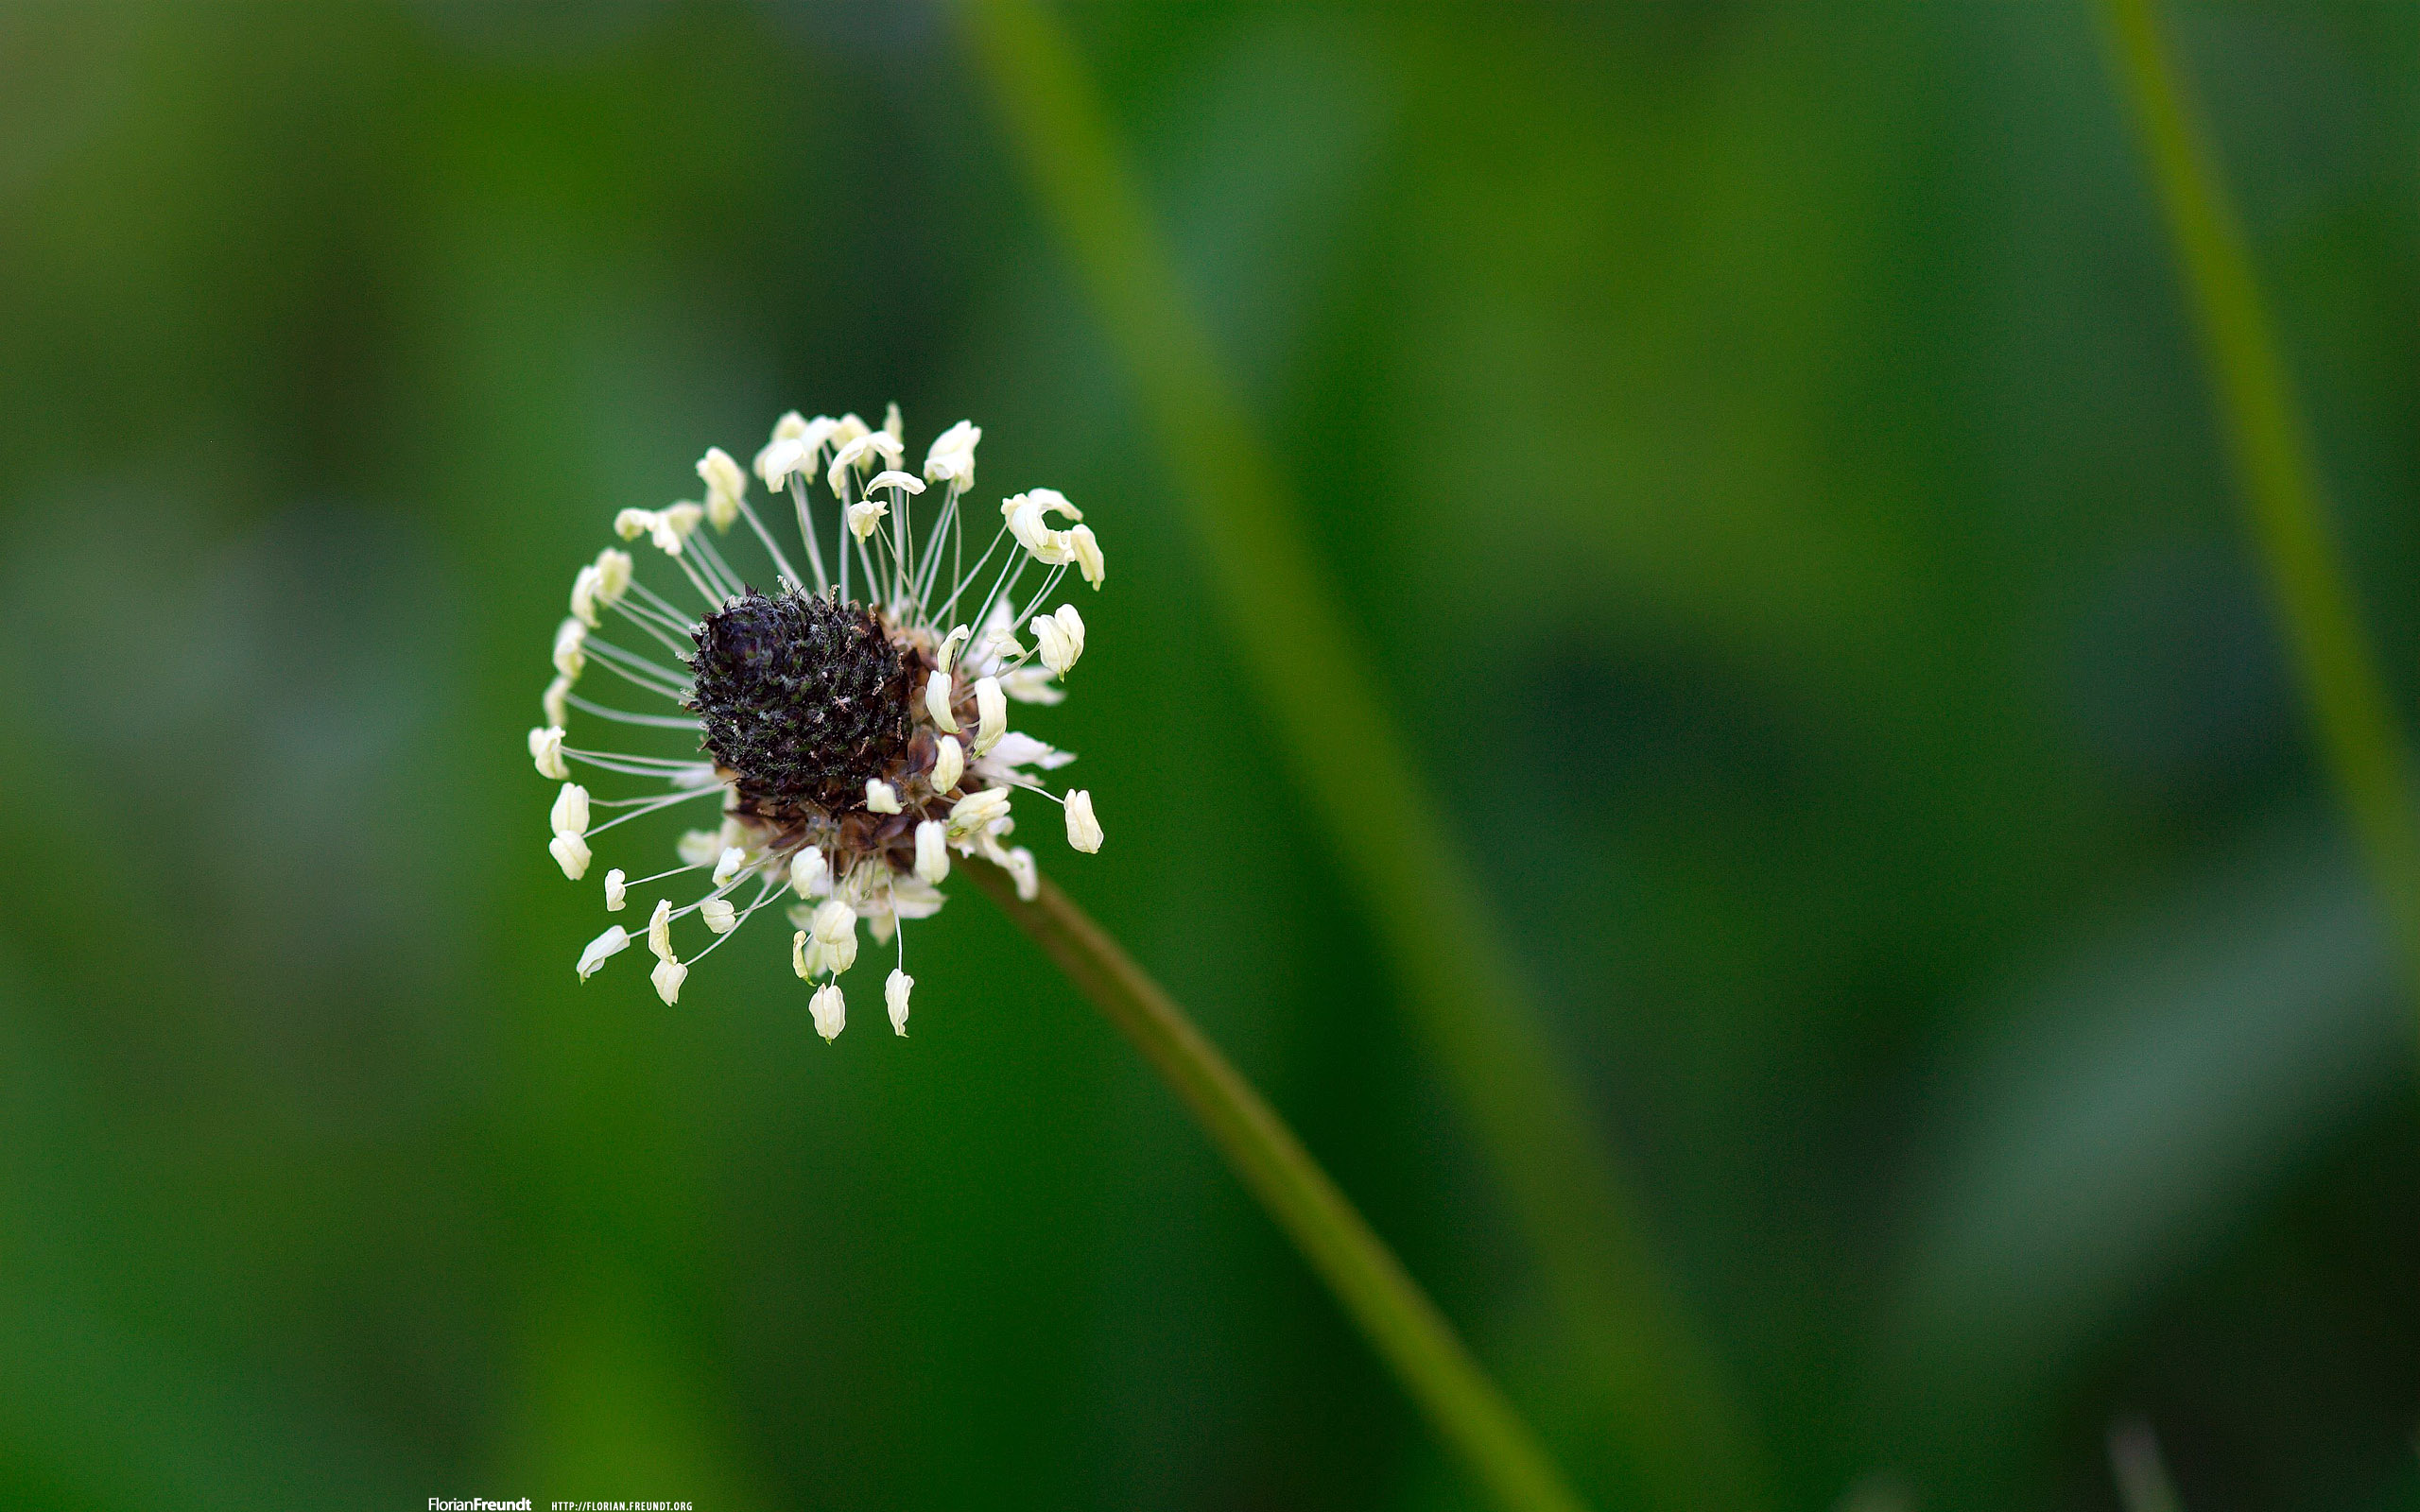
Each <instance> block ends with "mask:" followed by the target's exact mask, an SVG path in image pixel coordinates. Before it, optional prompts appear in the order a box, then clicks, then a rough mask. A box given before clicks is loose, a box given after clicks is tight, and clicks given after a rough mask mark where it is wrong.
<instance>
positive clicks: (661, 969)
mask: <svg viewBox="0 0 2420 1512" xmlns="http://www.w3.org/2000/svg"><path fill="white" fill-rule="evenodd" d="M647 975H648V981H650V982H653V983H654V984H655V995H656V996H657V997H660V998H662V999H663V1000H664V1005H665V1006H666V1007H667V1008H668V1007H670V1006H672V1005H674V1004H676V1003H679V1002H680V1001H681V984H682V983H683V982H685V981H687V980H688V979H689V969H688V968H687V967H685V966H683V965H682V964H681V963H680V962H679V961H658V962H656V963H655V970H654V971H649V972H648V974H647Z"/></svg>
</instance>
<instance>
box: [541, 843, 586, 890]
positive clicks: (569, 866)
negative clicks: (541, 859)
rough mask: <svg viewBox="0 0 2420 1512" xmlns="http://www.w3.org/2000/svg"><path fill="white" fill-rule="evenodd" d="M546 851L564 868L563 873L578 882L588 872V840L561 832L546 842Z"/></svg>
mask: <svg viewBox="0 0 2420 1512" xmlns="http://www.w3.org/2000/svg"><path fill="white" fill-rule="evenodd" d="M546 853H547V854H548V855H551V856H553V857H554V858H555V864H556V865H557V866H559V867H561V868H563V875H564V876H566V877H569V878H570V879H571V880H572V881H574V882H578V881H579V879H580V878H581V877H582V876H585V875H586V874H587V872H588V862H589V851H588V842H587V841H585V840H583V839H581V838H580V837H579V835H576V834H559V835H556V836H555V837H554V838H553V839H551V840H549V841H547V842H546Z"/></svg>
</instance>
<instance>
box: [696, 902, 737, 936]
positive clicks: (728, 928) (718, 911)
mask: <svg viewBox="0 0 2420 1512" xmlns="http://www.w3.org/2000/svg"><path fill="white" fill-rule="evenodd" d="M698 917H699V918H700V919H704V920H705V921H706V928H707V929H709V930H711V931H712V932H713V933H715V934H717V935H728V934H730V933H731V932H732V931H733V930H734V929H735V928H737V927H738V924H739V910H738V909H736V908H735V907H733V906H732V903H731V900H730V899H728V898H709V899H707V900H706V901H705V902H701V903H700V904H699V905H698Z"/></svg>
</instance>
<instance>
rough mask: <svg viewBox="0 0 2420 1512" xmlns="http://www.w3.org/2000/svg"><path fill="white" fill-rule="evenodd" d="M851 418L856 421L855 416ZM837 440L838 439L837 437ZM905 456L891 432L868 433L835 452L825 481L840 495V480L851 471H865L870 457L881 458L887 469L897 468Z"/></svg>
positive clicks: (826, 470)
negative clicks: (852, 469)
mask: <svg viewBox="0 0 2420 1512" xmlns="http://www.w3.org/2000/svg"><path fill="white" fill-rule="evenodd" d="M849 418H850V419H851V420H856V416H854V415H853V416H851V417H849ZM857 423H858V424H860V425H862V424H864V423H865V422H864V421H857ZM835 439H836V440H837V439H838V438H837V436H836V438H835ZM902 455H905V454H903V453H902V452H901V450H900V447H899V443H898V442H897V441H896V440H893V439H892V438H891V436H890V432H888V431H867V432H865V433H864V434H862V435H860V436H858V437H856V438H854V439H852V440H849V441H847V442H845V443H841V444H839V445H838V447H837V448H836V450H834V452H833V453H832V465H831V466H830V467H829V468H827V469H825V470H824V473H823V481H824V483H825V484H826V485H827V486H829V487H830V489H831V490H832V491H833V492H835V493H838V492H839V491H840V479H841V478H842V476H843V475H845V474H846V473H847V472H848V471H849V469H851V468H853V467H854V468H858V469H863V468H864V467H865V466H866V459H867V458H869V457H880V458H881V459H882V461H883V464H884V465H885V466H886V467H896V466H898V465H899V458H900V457H901V456H902Z"/></svg>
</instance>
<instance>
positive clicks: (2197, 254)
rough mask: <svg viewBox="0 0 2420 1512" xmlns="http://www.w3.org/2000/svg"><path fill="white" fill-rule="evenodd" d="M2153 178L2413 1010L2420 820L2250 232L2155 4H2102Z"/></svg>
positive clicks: (2257, 528)
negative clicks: (2263, 295) (2263, 293)
mask: <svg viewBox="0 0 2420 1512" xmlns="http://www.w3.org/2000/svg"><path fill="white" fill-rule="evenodd" d="M2103 4H2104V9H2105V12H2106V14H2107V17H2108V21H2109V29H2110V34H2111V37H2112V39H2113V41H2114V43H2115V46H2116V52H2117V57H2118V71H2119V73H2120V75H2121V76H2122V78H2123V82H2124V84H2125V87H2126V89H2127V92H2128V93H2129V94H2131V95H2132V96H2133V99H2134V104H2135V114H2136V116H2137V119H2138V121H2139V124H2140V126H2141V129H2142V134H2143V147H2144V152H2145V155H2146V157H2147V158H2148V160H2149V163H2150V167H2151V173H2152V180H2154V181H2155V183H2156V184H2157V186H2158V190H2159V197H2160V202H2161V205H2162V207H2163V208H2164V210H2165V211H2166V213H2167V216H2168V227H2169V234H2170V235H2171V236H2172V237H2173V238H2174V239H2175V243H2176V256H2177V261H2178V263H2179V265H2180V266H2181V267H2182V269H2183V272H2184V275H2185V283H2186V291H2187V296H2188V299H2189V301H2190V304H2191V311H2192V317H2193V320H2194V323H2195V325H2196V326H2197V327H2198V328H2199V330H2200V333H2201V338H2202V352H2203V358H2204V363H2205V364H2206V365H2207V367H2208V369H2209V376H2210V385H2211V388H2212V390H2213V398H2214V399H2215V401H2216V403H2217V405H2218V410H2219V423H2220V428H2221V430H2222V431H2223V432H2224V433H2225V436H2226V440H2227V447H2228V450H2229V452H2230V453H2231V454H2232V455H2233V460H2234V464H2235V468H2236V472H2237V473H2238V482H2239V484H2240V486H2241V488H2242V490H2243V499H2244V505H2245V507H2246V509H2247V511H2248V515H2249V522H2248V523H2249V524H2250V526H2251V529H2252V536H2253V540H2254V541H2255V543H2256V545H2257V547H2258V549H2259V552H2260V554H2261V557H2262V558H2264V560H2265V561H2266V563H2267V567H2268V573H2269V583H2270V592H2271V593H2273V594H2274V595H2275V598H2276V602H2277V611H2278V613H2279V615H2280V616H2281V617H2282V618H2283V619H2284V621H2285V627H2286V634H2287V640H2288V642H2289V643H2290V645H2291V647H2292V651H2293V657H2294V660H2295V662H2296V664H2297V667H2298V670H2299V671H2300V674H2301V679H2302V684H2303V691H2304V694H2305V696H2307V697H2308V700H2309V704H2310V714H2311V720H2312V723H2313V724H2314V725H2315V726H2316V728H2317V734H2318V737H2319V743H2320V747H2321V752H2322V756H2323V758H2324V760H2325V763H2326V765H2327V770H2328V775H2329V777H2330V779H2331V780H2332V781H2333V782H2334V783H2335V786H2336V790H2337V795H2338V798H2339V799H2340V800H2341V801H2342V803H2343V805H2344V808H2345V810H2346V812H2347V814H2348V815H2349V816H2350V817H2351V819H2352V821H2353V828H2354V832H2355V833H2356V835H2357V836H2358V837H2359V842H2360V846H2361V851H2362V856H2363V860H2364V861H2365V862H2366V864H2367V866H2368V868H2369V872H2370V877H2371V881H2372V883H2373V885H2376V886H2377V889H2378V891H2379V894H2380V895H2381V899H2382V902H2383V903H2384V905H2385V908H2386V911H2387V914H2388V917H2389V919H2391V920H2392V923H2393V927H2394V935H2395V941H2396V944H2397V947H2398V949H2399V951H2400V953H2401V955H2402V965H2403V971H2404V976H2405V984H2406V986H2407V988H2410V989H2411V992H2412V1000H2413V1003H2414V1005H2415V1006H2420V818H2416V817H2415V816H2414V813H2413V810H2412V807H2411V789H2410V787H2409V786H2408V785H2407V782H2406V775H2405V774H2406V773H2407V772H2408V771H2409V770H2410V767H2409V765H2408V763H2407V759H2406V753H2405V749H2404V742H2403V736H2402V733H2401V731H2400V730H2398V729H2397V728H2396V725H2395V720H2394V711H2393V705H2392V703H2391V702H2390V700H2389V697H2388V695H2387V690H2386V683H2385V679H2383V678H2382V677H2381V676H2380V675H2379V670H2378V665H2377V659H2376V657H2375V656H2374V655H2373V654H2372V652H2371V649H2370V646H2369V643H2368V641H2367V639H2366V637H2365V636H2364V634H2363V631H2362V629H2361V625H2360V621H2359V615H2358V613H2357V612H2356V610H2355V607H2354V603H2353V592H2352V587H2351V579H2350V576H2349V574H2348V573H2347V572H2346V571H2345V567H2344V562H2343V559H2342V554H2341V552H2340V550H2339V547H2338V544H2337V541H2336V540H2335V538H2334V536H2333V534H2332V533H2331V530H2330V527H2329V523H2328V519H2327V509H2326V505H2325V497H2324V494H2323V491H2322V490H2321V487H2320V483H2319V473H2318V469H2317V467H2316V466H2315V465H2314V464H2313V462H2312V460H2311V455H2310V441H2309V438H2308V433H2307V431H2306V429H2305V427H2304V425H2303V421H2302V418H2301V416H2300V414H2299V413H2298V412H2297V410H2296V407H2295V403H2294V395H2293V390H2292V387H2291V386H2290V383H2289V381H2288V379H2287V376H2286V369H2285V363H2284V362H2283V360H2282V359H2281V358H2280V356H2279V354H2278V352H2277V341H2276V335H2275V334H2274V332H2273V330H2272V329H2271V327H2270V323H2269V318H2268V314H2267V312H2266V311H2265V309H2264V308H2263V307H2262V305H2261V302H2260V288H2259V284H2258V283H2257V282H2256V280H2255V278H2254V277H2253V269H2252V256H2251V252H2250V250H2249V249H2248V248H2247V245H2246V243H2245V239H2244V234H2243V227H2242V223H2241V222H2240V220H2239V219H2238V217H2237V215H2236V213H2235V208H2234V206H2233V204H2232V203H2230V201H2229V199H2228V198H2227V193H2226V187H2225V185H2224V183H2223V182H2222V181H2221V178H2220V175H2219V169H2218V164H2217V160H2216V157H2215V155H2214V154H2213V153H2212V151H2211V150H2210V147H2209V146H2208V141H2207V138H2206V136H2205V134H2204V130H2203V129H2202V125H2201V122H2200V121H2199V120H2198V119H2197V118H2196V116H2195V113H2194V110H2193V106H2192V104H2191V102H2190V101H2189V100H2188V99H2187V97H2186V93H2185V87H2184V84H2183V81H2182V80H2181V79H2180V78H2179V77H2177V73H2176V68H2175V63H2174V60H2173V57H2172V54H2171V51H2170V49H2169V43H2168V39H2167V38H2166V37H2165V36H2164V35H2163V34H2162V30H2161V26H2160V18H2159V14H2158V11H2157V10H2156V9H2155V7H2154V3H2153V0H2103Z"/></svg>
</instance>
